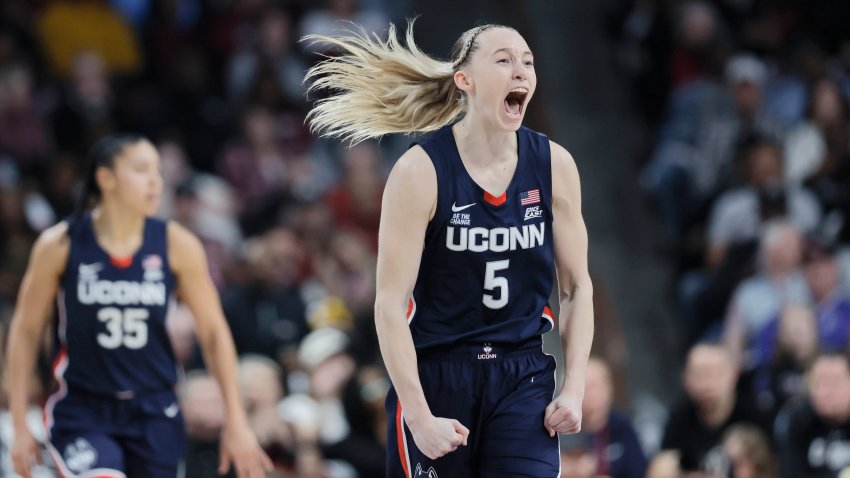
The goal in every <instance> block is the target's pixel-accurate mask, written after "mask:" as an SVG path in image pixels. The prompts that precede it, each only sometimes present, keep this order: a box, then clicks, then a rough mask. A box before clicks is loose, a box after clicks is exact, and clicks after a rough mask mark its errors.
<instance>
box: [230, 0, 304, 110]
mask: <svg viewBox="0 0 850 478" xmlns="http://www.w3.org/2000/svg"><path fill="white" fill-rule="evenodd" d="M292 37H293V33H292V19H291V18H290V16H289V13H288V12H287V11H286V10H284V9H282V8H280V7H278V6H275V5H270V6H268V7H266V11H265V12H264V13H263V14H262V15H261V16H260V18H259V25H258V26H257V32H256V38H255V40H254V44H253V45H251V47H250V48H248V49H246V50H243V51H241V52H239V53H237V54H236V55H234V56H233V57H232V58H231V60H230V64H229V65H228V71H227V89H228V95H229V96H230V98H231V100H232V101H234V103H236V104H244V103H245V102H246V101H247V100H248V99H250V97H251V95H252V94H253V93H254V89H255V88H257V86H258V83H259V79H260V77H261V75H262V74H263V72H268V73H270V74H271V77H272V78H273V79H274V81H275V82H276V83H277V86H278V89H279V91H280V92H282V94H283V100H284V101H285V102H286V103H287V105H288V106H289V107H290V108H293V107H297V108H299V109H303V108H302V106H303V103H304V85H303V84H302V81H303V79H304V72H305V71H306V69H307V67H306V66H305V65H304V63H303V62H302V61H301V60H300V59H299V58H298V57H297V56H296V53H297V52H296V51H293V38H292ZM269 106H283V105H269Z"/></svg>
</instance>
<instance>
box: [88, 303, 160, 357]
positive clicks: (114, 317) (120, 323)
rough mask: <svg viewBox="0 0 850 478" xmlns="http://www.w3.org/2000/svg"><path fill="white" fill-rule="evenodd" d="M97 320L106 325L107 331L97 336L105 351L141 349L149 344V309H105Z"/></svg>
mask: <svg viewBox="0 0 850 478" xmlns="http://www.w3.org/2000/svg"><path fill="white" fill-rule="evenodd" d="M97 319H98V320H100V321H101V322H103V323H105V324H106V330H107V331H108V332H109V333H108V334H105V333H103V332H101V333H99V334H97V343H99V344H100V346H101V347H103V348H105V349H117V348H118V347H120V346H121V345H124V346H125V347H127V348H128V349H140V348H142V347H144V346H145V345H147V343H148V323H147V322H146V320H147V319H148V309H136V308H127V309H123V310H121V309H119V308H116V307H105V308H103V309H100V310H99V311H98V312H97Z"/></svg>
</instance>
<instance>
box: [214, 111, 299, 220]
mask: <svg viewBox="0 0 850 478" xmlns="http://www.w3.org/2000/svg"><path fill="white" fill-rule="evenodd" d="M242 121H243V123H242V125H243V138H242V139H241V140H240V141H238V142H236V143H234V144H232V145H231V146H229V147H228V148H227V149H226V150H225V151H224V154H223V155H222V158H221V161H220V163H219V166H218V170H219V174H221V176H222V177H223V178H224V179H225V180H226V181H227V182H228V183H230V185H231V186H232V187H233V190H234V192H235V193H236V197H237V198H238V201H239V211H240V215H243V216H245V215H247V214H248V213H249V212H250V211H252V210H256V209H259V208H261V207H262V206H263V204H264V202H266V201H269V200H273V201H277V200H279V199H280V196H281V195H283V194H284V193H285V192H286V190H287V189H288V187H289V177H288V174H287V160H288V159H290V158H289V157H288V156H287V154H286V153H285V151H284V150H283V147H282V144H281V142H280V138H279V137H278V128H277V124H276V120H275V116H274V114H273V113H272V111H271V110H270V109H269V108H268V107H266V106H263V105H259V104H255V105H253V106H251V107H249V108H248V109H247V110H246V111H245V113H244V115H243V118H242Z"/></svg>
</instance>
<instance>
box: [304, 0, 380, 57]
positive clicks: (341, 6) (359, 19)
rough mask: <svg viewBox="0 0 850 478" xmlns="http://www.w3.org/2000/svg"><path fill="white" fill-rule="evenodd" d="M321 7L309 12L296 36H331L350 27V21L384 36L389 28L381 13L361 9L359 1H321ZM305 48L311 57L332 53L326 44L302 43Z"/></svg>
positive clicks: (370, 31)
mask: <svg viewBox="0 0 850 478" xmlns="http://www.w3.org/2000/svg"><path fill="white" fill-rule="evenodd" d="M321 3H322V4H323V5H322V7H321V8H316V9H313V10H310V11H309V12H308V13H307V14H306V15H304V18H302V19H301V23H300V25H299V26H298V37H299V38H302V37H304V36H305V35H334V34H338V33H339V32H340V31H341V30H344V29H346V28H349V26H350V25H351V23H346V21H349V22H353V23H355V24H357V25H360V26H362V27H363V29H364V30H366V31H367V32H369V33H370V34H371V33H376V34H378V35H385V34H386V31H387V29H388V27H389V24H390V21H389V18H387V16H386V15H385V14H384V13H383V12H382V11H380V10H374V9H368V8H363V7H362V6H361V2H360V0H324V1H323V2H321ZM303 45H304V48H305V49H306V50H307V51H308V52H310V53H313V54H322V53H329V52H332V51H333V48H330V45H327V44H318V43H317V44H311V43H305V44H303Z"/></svg>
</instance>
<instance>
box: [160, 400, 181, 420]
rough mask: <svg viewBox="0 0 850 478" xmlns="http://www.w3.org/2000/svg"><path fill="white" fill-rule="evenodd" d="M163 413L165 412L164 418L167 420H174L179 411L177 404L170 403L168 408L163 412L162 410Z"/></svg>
mask: <svg viewBox="0 0 850 478" xmlns="http://www.w3.org/2000/svg"><path fill="white" fill-rule="evenodd" d="M163 411H164V412H165V416H166V417H168V418H174V417H176V416H177V412H179V411H180V406H179V405H177V402H174V403H172V404H171V405H169V406H168V408H166V409H165V410H163Z"/></svg>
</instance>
